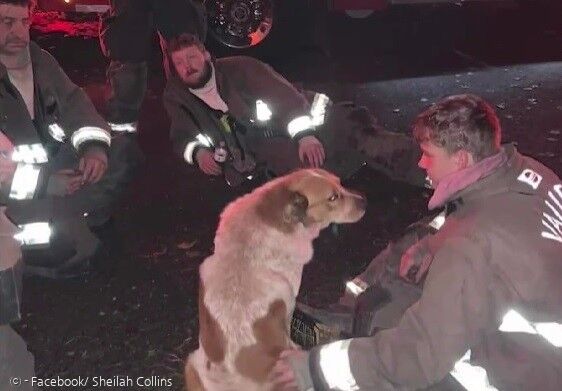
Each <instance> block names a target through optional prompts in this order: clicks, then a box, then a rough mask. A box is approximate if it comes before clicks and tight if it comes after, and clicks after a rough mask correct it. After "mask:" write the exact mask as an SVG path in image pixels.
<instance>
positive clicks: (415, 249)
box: [399, 240, 433, 284]
mask: <svg viewBox="0 0 562 391" xmlns="http://www.w3.org/2000/svg"><path fill="white" fill-rule="evenodd" d="M432 261H433V254H432V253H431V251H430V249H429V246H428V243H427V240H421V241H419V242H417V243H416V244H414V245H412V246H411V247H410V248H408V249H407V250H406V252H405V253H404V255H403V256H402V258H401V259H400V271H399V272H400V277H402V278H403V279H405V280H406V281H409V282H411V283H413V284H418V283H419V282H420V281H421V280H422V278H423V277H424V276H425V275H426V273H427V271H428V269H429V266H430V265H431V262H432Z"/></svg>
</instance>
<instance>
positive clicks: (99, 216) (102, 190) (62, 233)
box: [6, 134, 142, 277]
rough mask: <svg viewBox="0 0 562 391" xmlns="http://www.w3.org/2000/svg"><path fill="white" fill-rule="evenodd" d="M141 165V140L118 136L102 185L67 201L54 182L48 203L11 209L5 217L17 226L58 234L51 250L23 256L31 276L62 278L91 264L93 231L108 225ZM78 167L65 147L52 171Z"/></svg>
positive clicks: (95, 245)
mask: <svg viewBox="0 0 562 391" xmlns="http://www.w3.org/2000/svg"><path fill="white" fill-rule="evenodd" d="M141 161H142V153H141V151H140V148H139V147H138V145H137V142H136V139H135V138H134V137H133V136H130V135H126V134H123V135H118V136H116V137H113V139H112V145H111V148H110V150H109V167H108V170H107V172H106V174H105V175H104V177H103V178H102V179H101V180H100V181H99V182H98V183H95V184H91V185H86V186H84V187H83V188H81V189H80V190H78V191H77V192H75V193H74V194H71V195H64V189H60V186H58V188H57V186H54V185H53V183H52V182H50V183H49V186H48V190H47V194H46V195H45V196H44V197H41V198H38V199H32V200H27V201H18V202H12V203H10V204H9V205H8V209H7V211H6V214H7V215H8V217H9V218H10V219H11V220H12V221H13V222H14V223H15V224H26V223H31V222H50V225H51V228H52V231H53V238H54V239H53V240H52V241H51V243H50V247H48V248H47V249H40V250H27V251H24V263H25V270H26V272H29V273H32V274H38V275H42V276H46V277H58V276H59V275H60V273H62V272H63V271H65V272H67V271H68V270H70V269H73V268H76V267H78V266H80V265H81V264H82V263H83V262H86V261H88V260H89V259H90V258H91V256H92V255H93V254H94V253H95V252H96V250H97V249H98V246H99V240H98V238H97V237H96V235H94V234H93V233H92V230H91V228H92V227H96V226H100V225H102V224H104V223H105V222H107V221H108V219H109V218H110V216H111V214H112V212H113V210H114V209H115V207H116V206H117V204H118V202H119V201H120V200H121V199H122V197H123V195H124V193H125V190H126V188H127V186H128V184H129V183H130V182H131V181H132V179H133V177H134V174H135V172H136V170H137V168H138V167H139V165H140V163H141ZM78 163H79V162H78V157H77V155H76V152H75V151H74V149H73V148H72V146H71V145H70V144H64V145H62V146H61V148H60V150H59V152H58V153H57V154H56V155H55V156H54V157H52V158H51V160H50V167H51V169H52V172H56V171H58V170H62V169H73V168H76V167H77V166H78ZM49 255H51V256H49ZM32 260H33V261H32Z"/></svg>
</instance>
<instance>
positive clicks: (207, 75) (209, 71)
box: [184, 60, 213, 90]
mask: <svg viewBox="0 0 562 391" xmlns="http://www.w3.org/2000/svg"><path fill="white" fill-rule="evenodd" d="M212 76H213V68H212V66H211V61H209V60H208V61H205V68H203V73H201V77H200V78H199V80H196V81H194V82H192V83H188V82H186V81H185V80H184V83H185V85H186V86H187V87H188V88H191V89H192V90H197V89H199V88H202V87H203V86H204V85H205V84H207V83H208V82H209V80H211V77H212Z"/></svg>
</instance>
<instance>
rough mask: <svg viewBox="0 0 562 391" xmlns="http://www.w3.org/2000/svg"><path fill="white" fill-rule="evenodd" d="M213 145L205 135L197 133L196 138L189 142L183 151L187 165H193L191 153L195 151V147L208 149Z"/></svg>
mask: <svg viewBox="0 0 562 391" xmlns="http://www.w3.org/2000/svg"><path fill="white" fill-rule="evenodd" d="M213 145H214V144H213V140H211V138H210V137H209V136H207V135H206V134H202V133H199V134H198V135H197V137H195V141H191V142H190V143H188V144H187V146H186V147H185V150H184V151H183V158H184V159H185V161H186V162H188V163H189V164H193V151H195V148H196V147H198V146H202V147H207V148H210V147H212V146H213Z"/></svg>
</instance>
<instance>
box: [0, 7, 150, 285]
mask: <svg viewBox="0 0 562 391" xmlns="http://www.w3.org/2000/svg"><path fill="white" fill-rule="evenodd" d="M33 5H34V2H33V1H31V0H27V1H26V0H0V7H1V11H0V14H1V17H2V19H1V21H2V23H1V24H0V146H1V149H0V161H1V162H2V187H1V192H2V198H1V201H2V205H3V206H5V207H6V211H5V213H6V215H7V216H8V217H9V218H10V219H11V221H12V222H13V223H15V224H16V225H17V226H18V227H19V229H20V230H21V232H19V233H18V240H19V241H20V243H21V244H22V246H23V247H22V252H23V253H24V260H25V269H26V271H27V272H29V273H31V274H37V275H42V276H45V277H53V278H58V277H72V276H75V275H77V274H81V273H82V272H83V271H87V269H88V267H89V266H88V262H89V260H90V259H91V257H92V255H93V254H94V253H95V252H96V250H97V249H98V247H99V244H100V243H99V240H98V238H97V237H96V235H94V234H93V232H92V230H96V229H99V228H100V227H104V226H106V224H107V223H108V221H109V219H110V214H111V211H112V208H113V206H114V205H115V203H116V201H117V200H118V198H119V196H120V195H121V194H122V192H123V190H124V188H125V185H126V184H127V183H128V182H129V181H130V180H131V177H132V174H133V170H134V168H135V166H136V162H138V155H139V151H138V150H136V149H135V148H134V146H132V145H131V144H130V143H129V142H128V139H127V138H124V137H119V136H117V137H113V138H112V135H111V133H110V128H109V126H108V124H107V123H106V122H105V121H104V120H103V119H102V118H101V117H100V116H99V115H98V113H97V112H96V110H95V108H94V106H93V104H92V103H91V101H90V100H89V98H88V97H87V95H86V94H85V93H84V91H83V90H82V89H80V88H79V87H78V86H76V85H75V84H74V83H72V82H71V81H70V79H69V78H68V77H67V76H66V74H65V73H64V72H63V70H62V69H61V68H60V66H59V65H58V63H57V62H56V61H55V59H54V58H53V57H52V56H51V55H49V54H48V53H47V52H46V51H44V50H42V49H40V48H39V46H37V45H36V44H35V43H34V42H30V39H29V25H30V18H31V14H32V12H33Z"/></svg>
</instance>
